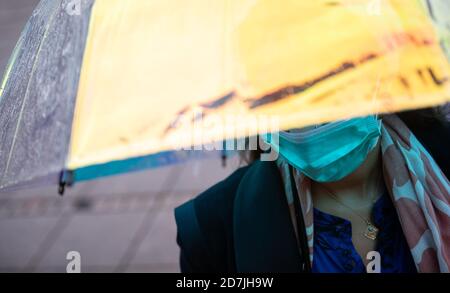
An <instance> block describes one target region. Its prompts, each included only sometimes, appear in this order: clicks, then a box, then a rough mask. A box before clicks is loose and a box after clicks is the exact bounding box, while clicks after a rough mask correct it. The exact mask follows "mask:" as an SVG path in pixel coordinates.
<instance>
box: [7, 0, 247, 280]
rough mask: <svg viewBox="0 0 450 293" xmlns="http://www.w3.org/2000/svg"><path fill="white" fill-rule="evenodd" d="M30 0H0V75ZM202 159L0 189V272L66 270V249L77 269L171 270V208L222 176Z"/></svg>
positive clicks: (213, 162)
mask: <svg viewBox="0 0 450 293" xmlns="http://www.w3.org/2000/svg"><path fill="white" fill-rule="evenodd" d="M38 2H39V1H38V0H0V75H2V72H3V71H4V68H5V67H6V64H7V61H8V59H9V56H10V55H11V52H12V50H13V48H14V46H15V44H16V41H17V39H18V37H19V34H20V32H21V31H22V29H23V27H24V25H25V22H26V20H27V19H28V17H29V16H30V15H31V13H32V11H33V9H34V7H35V6H36V5H37V3H38ZM238 166H239V162H238V160H237V158H234V159H231V160H230V161H229V162H228V164H227V167H226V168H223V167H222V165H221V161H220V160H219V159H204V160H198V161H192V162H189V163H185V164H180V165H173V166H168V167H164V168H160V169H155V170H147V171H142V172H137V173H132V174H126V175H121V176H116V177H110V178H104V179H102V180H96V181H92V182H87V183H82V184H78V185H76V186H74V187H73V188H71V189H69V190H68V191H67V192H66V194H65V195H64V197H60V196H58V194H57V186H42V187H39V188H33V189H27V190H21V191H16V192H10V193H0V272H59V273H64V272H66V266H67V264H68V262H69V261H68V260H66V256H67V253H68V252H70V251H77V252H79V253H80V255H81V271H82V272H178V271H179V266H178V256H179V249H178V246H177V244H176V241H175V239H176V226H175V220H174V216H173V209H174V208H175V207H176V206H178V205H179V204H181V203H183V202H185V201H187V200H189V199H190V198H192V197H194V196H195V195H197V194H199V193H200V192H202V191H203V190H205V189H206V188H208V187H209V186H211V185H213V184H214V183H216V182H218V181H220V180H222V179H224V178H225V177H226V176H228V175H229V174H230V173H231V172H232V171H233V170H235V169H236V168H237V167H238Z"/></svg>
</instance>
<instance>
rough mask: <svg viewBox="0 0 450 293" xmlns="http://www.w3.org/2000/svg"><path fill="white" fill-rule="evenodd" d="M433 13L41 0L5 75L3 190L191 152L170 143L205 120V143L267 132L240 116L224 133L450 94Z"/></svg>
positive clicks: (267, 3) (377, 5) (404, 7)
mask: <svg viewBox="0 0 450 293" xmlns="http://www.w3.org/2000/svg"><path fill="white" fill-rule="evenodd" d="M428 7H431V6H428ZM430 11H431V10H430V9H429V8H428V9H427V6H426V5H423V3H422V2H421V1H418V0H417V1H411V0H387V1H366V0H338V1H328V0H317V1H295V0H286V1H283V2H282V3H280V1H275V0H245V1H242V0H220V1H208V0H195V1H182V0H170V1H167V0H164V1H146V0H141V1H140V0H130V1H124V0H96V1H94V0H42V1H41V3H40V4H39V6H38V7H37V8H36V10H35V12H34V13H33V15H32V17H31V18H30V20H29V22H28V24H27V27H26V28H25V30H24V31H23V33H22V35H21V37H20V40H19V42H18V44H17V46H16V49H15V50H14V52H13V54H12V57H11V61H10V63H9V65H8V67H7V70H6V74H5V77H4V79H3V81H2V84H1V89H0V115H1V116H0V125H1V126H2V127H1V130H0V131H1V132H0V188H4V187H8V186H13V185H17V184H20V183H24V182H25V183H29V182H33V181H36V180H38V181H40V180H42V178H47V177H49V176H50V177H49V178H52V180H53V178H54V174H57V173H58V172H59V171H60V170H70V171H72V172H71V173H70V174H72V175H73V176H72V178H70V180H71V181H81V180H87V179H92V178H96V177H98V176H106V175H111V174H117V173H121V172H128V171H133V170H139V169H142V168H148V167H154V166H159V165H162V164H166V163H172V162H176V161H180V160H185V159H187V158H189V157H191V156H195V155H193V154H194V153H195V151H189V150H186V151H184V152H173V149H174V148H175V146H176V147H182V146H184V147H188V146H191V145H197V143H196V140H195V139H194V138H195V137H196V135H195V134H193V135H187V138H186V133H188V134H192V133H194V132H195V131H196V129H197V130H198V125H199V121H202V122H204V121H205V120H207V119H208V117H213V118H214V119H213V120H211V121H213V122H211V121H209V123H202V124H201V126H200V128H201V132H202V134H201V135H202V143H208V142H214V141H222V140H225V139H229V138H233V137H240V136H251V135H256V134H258V133H262V132H264V129H265V130H267V128H264V127H253V123H254V119H241V120H240V122H239V123H236V124H235V125H237V127H234V128H233V129H227V130H224V129H223V128H222V129H221V131H218V127H217V125H218V124H226V125H229V124H230V123H228V122H229V120H227V119H228V118H229V117H237V116H239V117H275V118H276V121H277V123H276V124H277V127H279V128H280V129H287V128H292V127H301V126H306V125H309V124H312V123H322V122H328V121H333V120H337V119H343V118H350V117H356V116H361V115H367V114H370V113H384V112H393V111H399V110H404V109H415V108H420V107H427V106H433V105H438V104H442V103H445V102H448V101H450V81H449V76H450V70H449V63H448V60H447V57H446V55H445V51H444V50H443V49H442V47H443V46H442V40H444V39H443V38H442V37H440V36H442V35H443V34H442V31H446V30H445V29H442V27H441V28H440V29H439V30H438V29H436V26H433V20H432V18H431V17H430ZM438 20H439V19H438V18H435V22H437V23H441V22H439V21H438ZM444 27H445V26H444ZM447 36H448V35H447ZM218 120H219V121H218ZM224 121H225V122H224ZM227 121H228V122H227ZM221 122H223V123H221ZM181 138H183V139H181ZM184 138H186V139H184Z"/></svg>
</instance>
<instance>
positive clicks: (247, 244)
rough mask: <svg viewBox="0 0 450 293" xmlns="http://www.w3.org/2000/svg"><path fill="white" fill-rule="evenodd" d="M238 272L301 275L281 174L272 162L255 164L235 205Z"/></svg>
mask: <svg viewBox="0 0 450 293" xmlns="http://www.w3.org/2000/svg"><path fill="white" fill-rule="evenodd" d="M233 225H234V248H235V257H236V259H235V260H236V268H237V271H238V272H300V271H301V265H300V253H299V251H298V246H297V241H296V237H295V234H294V233H295V232H294V228H293V226H292V222H291V219H290V214H289V209H288V205H287V202H286V196H285V192H284V188H283V183H282V179H281V175H280V172H279V170H278V168H277V166H276V164H275V163H274V162H261V161H257V162H255V163H254V166H252V167H251V168H250V169H249V170H248V172H247V173H246V174H245V176H244V178H242V181H241V183H240V185H239V188H238V191H237V194H236V198H235V202H234V219H233Z"/></svg>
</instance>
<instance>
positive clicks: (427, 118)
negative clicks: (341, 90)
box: [239, 103, 450, 164]
mask: <svg viewBox="0 0 450 293" xmlns="http://www.w3.org/2000/svg"><path fill="white" fill-rule="evenodd" d="M397 115H398V116H399V117H400V119H402V121H403V122H404V123H405V124H406V125H407V126H408V127H409V129H411V131H412V132H413V133H414V132H416V131H426V130H427V129H432V128H433V127H436V126H438V125H439V124H443V125H448V124H449V123H450V103H448V104H445V105H443V106H439V107H433V108H425V109H420V110H411V111H404V112H399V113H397ZM262 152H263V151H262V150H261V149H260V148H259V145H258V149H256V150H248V151H240V152H239V157H240V163H241V164H251V163H253V162H254V161H256V160H258V159H259V158H260V157H261V153H262Z"/></svg>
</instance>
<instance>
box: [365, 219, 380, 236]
mask: <svg viewBox="0 0 450 293" xmlns="http://www.w3.org/2000/svg"><path fill="white" fill-rule="evenodd" d="M378 231H379V230H378V228H377V227H375V226H374V225H372V223H367V228H366V232H364V236H366V237H367V238H369V239H370V240H375V239H377V236H378Z"/></svg>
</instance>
